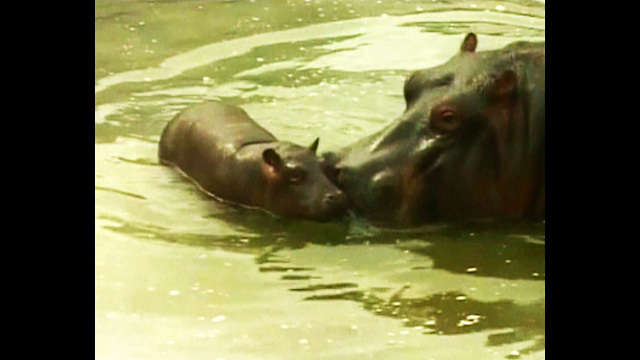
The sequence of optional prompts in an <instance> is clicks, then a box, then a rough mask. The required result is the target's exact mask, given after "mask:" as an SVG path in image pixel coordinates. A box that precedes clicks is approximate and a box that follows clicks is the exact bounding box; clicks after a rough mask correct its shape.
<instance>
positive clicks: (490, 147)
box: [323, 33, 545, 226]
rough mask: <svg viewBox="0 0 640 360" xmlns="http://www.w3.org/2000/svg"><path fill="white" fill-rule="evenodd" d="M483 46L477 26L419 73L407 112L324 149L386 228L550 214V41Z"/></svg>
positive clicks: (361, 207)
mask: <svg viewBox="0 0 640 360" xmlns="http://www.w3.org/2000/svg"><path fill="white" fill-rule="evenodd" d="M477 43H478V39H477V37H476V35H474V34H472V33H470V34H468V35H467V36H466V37H465V39H464V41H463V42H462V46H461V50H460V52H459V53H458V54H457V55H456V56H454V57H453V58H452V59H450V60H449V61H448V62H446V63H445V64H443V65H440V66H437V67H434V68H431V69H426V70H420V71H416V72H414V73H412V74H411V75H410V76H409V77H408V78H407V79H406V81H405V84H404V97H405V101H406V105H407V107H406V110H405V111H404V113H403V114H402V115H401V116H400V117H399V118H398V119H396V120H395V121H393V122H392V123H391V124H389V125H388V126H386V127H385V128H383V129H382V130H381V131H379V132H377V133H375V134H373V135H371V136H368V137H366V138H364V139H362V140H360V141H357V142H355V143H354V144H352V145H350V146H347V147H346V148H343V149H341V150H339V151H338V152H336V153H328V154H324V155H323V156H324V158H325V163H326V165H327V173H328V175H329V177H330V178H331V179H332V180H333V181H334V182H335V183H336V184H337V185H338V187H339V188H341V189H342V190H343V191H344V192H345V193H346V194H347V197H348V199H349V203H350V206H351V208H352V209H353V210H354V212H355V213H356V214H360V215H362V216H363V217H365V218H368V219H369V220H371V221H372V222H374V223H381V224H383V225H385V226H389V225H391V226H407V225H419V224H424V223H429V222H434V221H456V220H469V219H486V218H490V219H543V218H544V203H545V200H544V199H545V195H544V194H545V189H544V186H545V177H544V169H545V164H544V157H545V150H544V149H545V144H544V138H545V129H544V124H545V45H544V42H540V43H529V42H518V43H513V44H511V45H509V46H507V47H505V48H503V49H500V50H494V51H485V52H476V51H475V50H476V46H477Z"/></svg>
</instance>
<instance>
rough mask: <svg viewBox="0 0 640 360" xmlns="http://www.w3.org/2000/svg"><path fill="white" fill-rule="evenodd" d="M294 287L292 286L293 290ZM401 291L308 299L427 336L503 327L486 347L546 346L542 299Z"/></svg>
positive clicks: (527, 349)
mask: <svg viewBox="0 0 640 360" xmlns="http://www.w3.org/2000/svg"><path fill="white" fill-rule="evenodd" d="M292 290H294V289H292ZM401 293H402V291H399V292H397V293H396V294H394V295H393V296H392V297H391V298H390V299H389V300H384V299H381V298H379V297H378V296H376V295H375V294H373V293H371V292H365V291H359V290H353V291H345V292H342V293H339V294H330V295H312V296H309V297H307V298H305V300H307V301H321V300H322V301H329V300H348V301H356V302H360V303H362V305H363V308H364V309H366V310H368V311H370V312H372V313H373V314H375V315H378V316H386V317H391V318H395V319H399V320H400V321H402V323H403V324H404V326H406V327H411V328H417V329H424V334H427V335H434V334H435V335H459V334H465V333H470V332H480V331H488V330H505V331H501V332H499V333H495V332H494V333H491V334H489V335H488V336H487V341H486V345H487V346H500V345H504V344H511V343H520V342H525V341H530V340H534V341H535V343H534V344H533V345H530V346H527V347H525V348H523V349H521V350H519V351H518V354H521V355H524V354H529V353H532V352H536V351H541V350H544V348H545V301H544V299H543V300H541V301H539V302H535V303H532V304H525V305H521V304H516V303H515V302H513V301H510V300H500V301H491V302H485V301H478V300H475V299H473V298H470V297H468V296H467V295H466V294H464V293H460V292H445V293H436V294H432V295H429V296H425V297H421V298H403V297H402V295H401Z"/></svg>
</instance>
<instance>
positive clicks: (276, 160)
mask: <svg viewBox="0 0 640 360" xmlns="http://www.w3.org/2000/svg"><path fill="white" fill-rule="evenodd" d="M262 160H264V162H265V163H267V165H269V166H271V167H272V168H274V169H275V170H279V169H280V168H281V167H282V158H280V155H278V153H277V152H276V151H275V150H274V149H272V148H268V149H265V150H264V151H263V152H262Z"/></svg>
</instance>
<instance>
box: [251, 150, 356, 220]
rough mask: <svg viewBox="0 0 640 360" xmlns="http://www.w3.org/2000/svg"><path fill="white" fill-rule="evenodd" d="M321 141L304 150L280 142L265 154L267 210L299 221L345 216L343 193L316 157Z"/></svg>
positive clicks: (263, 155)
mask: <svg viewBox="0 0 640 360" xmlns="http://www.w3.org/2000/svg"><path fill="white" fill-rule="evenodd" d="M318 142H319V139H316V140H315V141H314V142H313V143H312V144H311V146H309V147H307V148H305V147H302V146H299V145H295V144H291V143H287V142H278V143H276V145H274V146H273V147H268V148H266V149H265V150H264V151H263V152H262V161H263V164H262V169H263V174H264V176H265V179H266V182H267V186H266V190H265V193H264V194H262V195H263V196H264V199H265V200H264V201H265V203H266V204H265V205H264V206H263V207H264V208H266V209H268V210H270V211H272V212H273V213H276V214H279V215H283V216H287V217H294V218H299V219H307V220H315V221H328V220H332V219H335V218H337V217H340V216H342V215H344V214H345V213H346V210H347V207H346V205H347V202H346V196H345V195H344V193H343V192H342V191H341V190H340V189H338V188H337V187H336V185H334V184H333V183H332V182H331V181H329V180H328V179H327V177H326V176H325V173H324V172H323V170H322V168H321V164H320V161H319V159H318V157H317V156H316V149H317V148H318Z"/></svg>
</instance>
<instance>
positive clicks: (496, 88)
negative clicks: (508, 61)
mask: <svg viewBox="0 0 640 360" xmlns="http://www.w3.org/2000/svg"><path fill="white" fill-rule="evenodd" d="M491 85H492V86H491V93H492V94H493V95H494V96H495V97H498V98H502V97H504V96H508V95H510V94H512V93H513V92H514V91H515V90H516V88H517V87H518V75H516V73H515V71H513V70H505V71H504V72H502V73H501V74H500V75H498V76H497V77H496V78H495V79H493V83H492V84H491Z"/></svg>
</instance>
